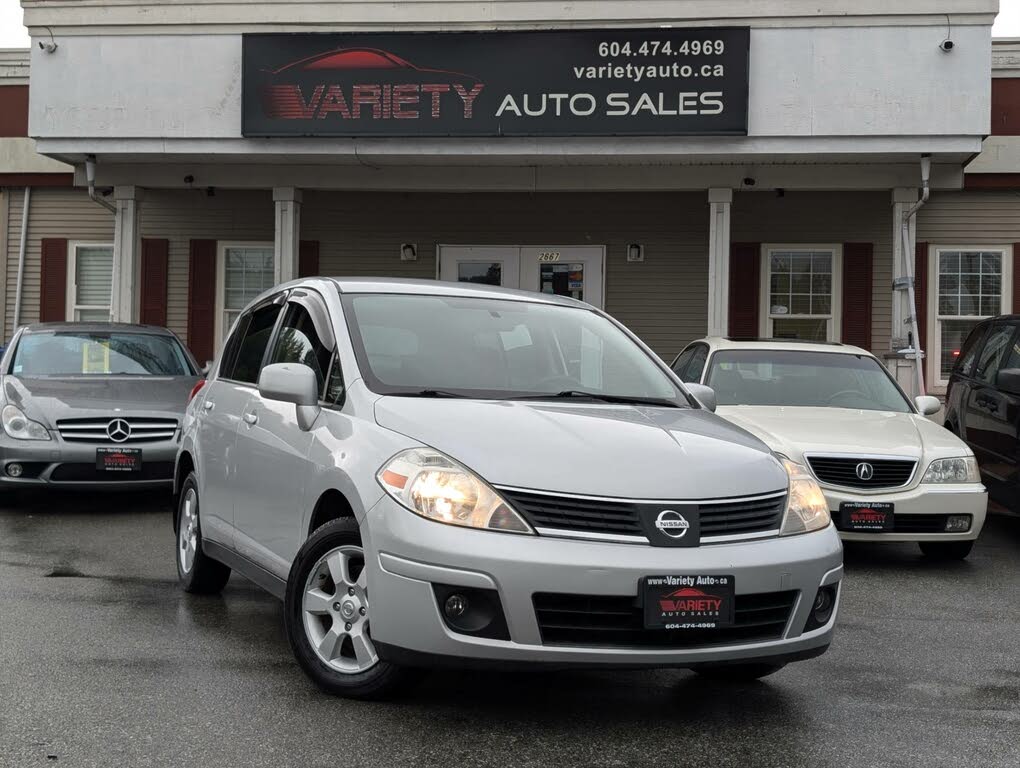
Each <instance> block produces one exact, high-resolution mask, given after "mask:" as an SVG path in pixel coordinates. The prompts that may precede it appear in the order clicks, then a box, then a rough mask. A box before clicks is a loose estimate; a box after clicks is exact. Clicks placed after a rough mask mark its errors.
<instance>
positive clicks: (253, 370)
mask: <svg viewBox="0 0 1020 768" xmlns="http://www.w3.org/2000/svg"><path fill="white" fill-rule="evenodd" d="M279 316H280V306H279V305H277V304H269V305H267V306H264V307H262V308H261V309H257V310H255V311H254V312H252V313H251V319H250V320H249V321H248V327H247V328H245V330H244V336H242V337H241V342H240V345H239V347H238V350H237V359H236V360H235V361H234V364H233V366H232V370H231V371H230V373H226V374H224V376H225V378H228V379H233V380H234V381H240V382H244V383H245V384H255V383H256V382H257V381H258V380H259V372H260V371H261V370H262V359H263V357H265V354H266V347H268V346H269V338H270V336H272V335H273V327H274V326H275V325H276V319H277V318H278V317H279ZM239 330H240V329H239Z"/></svg>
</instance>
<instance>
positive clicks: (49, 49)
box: [39, 40, 57, 53]
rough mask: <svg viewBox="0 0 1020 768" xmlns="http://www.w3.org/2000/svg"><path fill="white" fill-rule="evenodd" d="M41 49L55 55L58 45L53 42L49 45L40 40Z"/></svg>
mask: <svg viewBox="0 0 1020 768" xmlns="http://www.w3.org/2000/svg"><path fill="white" fill-rule="evenodd" d="M39 48H40V49H41V50H43V51H46V53H53V52H54V51H56V50H57V44H56V43H54V42H53V41H52V40H51V41H50V42H48V43H47V42H45V41H43V40H40V41H39Z"/></svg>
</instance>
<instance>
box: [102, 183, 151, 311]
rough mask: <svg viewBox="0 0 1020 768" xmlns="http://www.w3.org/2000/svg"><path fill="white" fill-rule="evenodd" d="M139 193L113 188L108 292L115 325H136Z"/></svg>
mask: <svg viewBox="0 0 1020 768" xmlns="http://www.w3.org/2000/svg"><path fill="white" fill-rule="evenodd" d="M142 197H143V190H142V188H141V187H114V189H113V200H114V205H115V206H116V209H117V210H116V212H115V213H114V224H113V281H112V282H113V284H112V286H111V291H110V318H111V319H112V320H113V322H115V323H137V322H138V318H139V314H140V307H139V293H140V292H139V277H140V274H139V254H140V252H141V249H142V236H141V230H140V229H139V225H138V215H139V209H140V207H141V203H142Z"/></svg>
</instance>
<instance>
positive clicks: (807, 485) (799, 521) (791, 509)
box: [779, 456, 830, 536]
mask: <svg viewBox="0 0 1020 768" xmlns="http://www.w3.org/2000/svg"><path fill="white" fill-rule="evenodd" d="M779 458H780V460H781V461H782V462H783V468H784V469H785V470H786V474H788V475H789V476H790V493H789V495H788V496H787V499H786V514H785V515H784V516H783V527H782V529H781V530H780V532H779V535H780V536H789V535H791V534H794V533H808V532H810V531H817V530H819V529H820V528H825V527H826V526H827V525H828V524H829V522H830V518H829V502H827V501H826V500H825V494H823V493H822V489H821V488H819V487H818V483H816V482H815V479H814V478H813V477H811V473H810V472H808V469H807V467H805V466H804V465H803V464H798V463H797V462H795V461H790V460H789V459H787V458H785V457H782V456H781V457H779Z"/></svg>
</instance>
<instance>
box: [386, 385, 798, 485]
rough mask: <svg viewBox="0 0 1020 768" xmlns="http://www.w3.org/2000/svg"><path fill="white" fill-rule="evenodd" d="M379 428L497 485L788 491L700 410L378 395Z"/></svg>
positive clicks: (751, 445)
mask: <svg viewBox="0 0 1020 768" xmlns="http://www.w3.org/2000/svg"><path fill="white" fill-rule="evenodd" d="M375 415H376V421H377V422H378V423H379V424H380V426H383V427H385V428H387V429H390V430H393V431H395V432H399V433H401V434H403V435H406V436H407V437H410V438H413V439H414V440H417V441H419V442H421V443H424V444H425V445H429V446H432V447H433V448H436V449H438V450H440V451H442V452H443V453H445V454H447V455H448V456H450V457H452V458H454V459H456V460H457V461H459V462H461V463H462V464H464V465H466V466H467V467H469V468H471V469H472V470H474V471H475V472H477V473H478V474H479V475H480V476H481V477H482V478H484V479H485V480H487V481H488V482H490V483H492V484H494V485H507V486H515V487H518V488H530V489H536V490H544V491H558V492H561V493H576V494H587V495H592V496H613V497H620V498H644V499H704V498H716V497H727V496H744V495H752V494H758V493H767V492H770V491H775V490H779V489H783V488H786V486H787V482H788V481H787V477H786V472H785V471H784V470H783V468H782V466H781V465H780V464H779V462H778V461H777V460H776V459H775V458H774V457H773V456H772V455H771V453H770V451H769V450H768V448H767V447H766V446H765V445H763V444H762V443H761V442H760V441H759V440H757V439H756V438H755V437H753V436H752V435H749V434H748V433H746V432H744V431H743V430H740V429H736V428H734V427H733V426H731V425H729V424H727V423H726V422H724V421H723V420H722V419H719V418H718V417H716V416H715V415H713V414H711V413H708V412H707V411H701V410H690V409H686V408H684V409H679V408H654V407H637V406H628V405H602V404H574V403H571V404H561V403H522V402H507V401H493V400H438V399H431V398H429V399H425V398H423V399H416V398H404V397H383V398H380V399H379V400H378V401H377V402H376V404H375Z"/></svg>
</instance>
